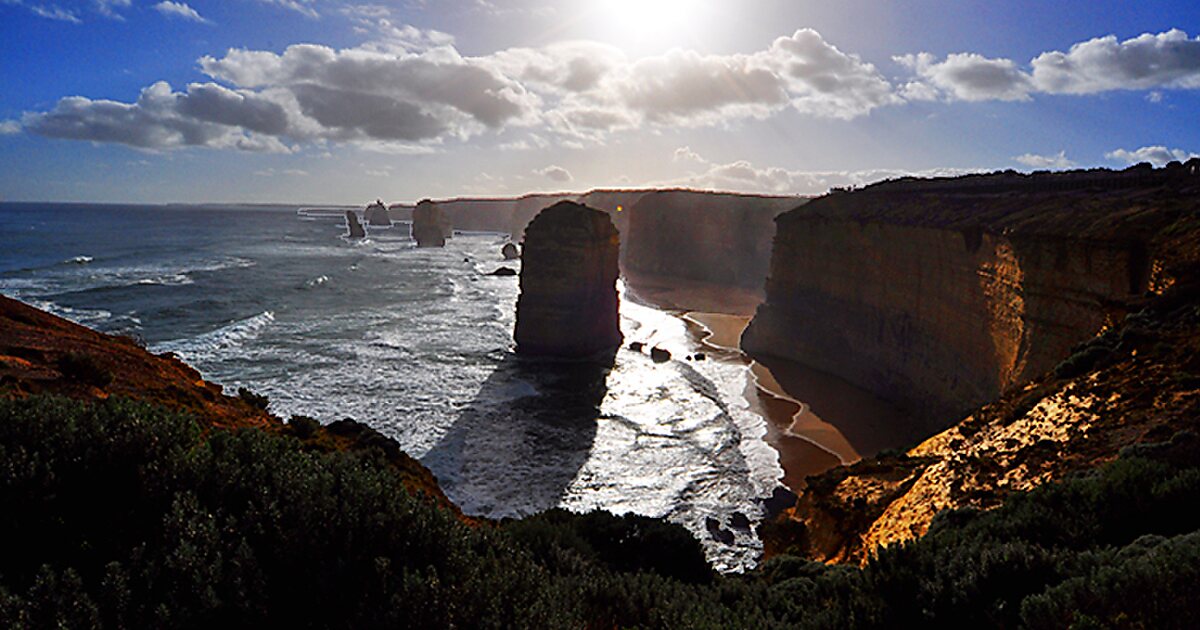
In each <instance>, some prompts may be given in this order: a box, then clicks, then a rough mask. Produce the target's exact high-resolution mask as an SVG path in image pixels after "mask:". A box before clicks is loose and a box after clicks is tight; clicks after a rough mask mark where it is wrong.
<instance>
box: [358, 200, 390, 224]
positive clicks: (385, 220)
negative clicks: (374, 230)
mask: <svg viewBox="0 0 1200 630" xmlns="http://www.w3.org/2000/svg"><path fill="white" fill-rule="evenodd" d="M363 219H364V220H365V221H366V222H367V225H372V226H381V227H389V226H391V225H392V217H391V216H390V215H388V209H387V205H385V204H384V203H383V200H382V199H377V200H375V203H373V204H371V205H369V206H367V209H366V211H365V212H363Z"/></svg>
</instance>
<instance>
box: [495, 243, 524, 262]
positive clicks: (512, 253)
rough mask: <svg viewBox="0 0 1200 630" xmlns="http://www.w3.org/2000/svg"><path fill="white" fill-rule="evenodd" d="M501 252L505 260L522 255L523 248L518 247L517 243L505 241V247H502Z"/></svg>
mask: <svg viewBox="0 0 1200 630" xmlns="http://www.w3.org/2000/svg"><path fill="white" fill-rule="evenodd" d="M500 254H501V255H502V256H504V260H516V259H518V258H520V257H521V250H519V249H517V245H516V243H505V244H504V247H501V248H500Z"/></svg>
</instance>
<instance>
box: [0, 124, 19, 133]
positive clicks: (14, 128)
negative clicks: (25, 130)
mask: <svg viewBox="0 0 1200 630" xmlns="http://www.w3.org/2000/svg"><path fill="white" fill-rule="evenodd" d="M17 133H21V123H19V122H17V121H15V120H0V136H11V135H13V134H17Z"/></svg>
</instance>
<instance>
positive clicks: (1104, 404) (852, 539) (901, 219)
mask: <svg viewBox="0 0 1200 630" xmlns="http://www.w3.org/2000/svg"><path fill="white" fill-rule="evenodd" d="M998 182H1004V184H1003V185H998ZM1198 192H1200V177H1195V176H1191V175H1190V174H1189V173H1188V171H1186V170H1185V169H1180V168H1173V169H1164V170H1160V171H1149V172H1147V171H1146V170H1145V169H1144V168H1139V169H1136V170H1131V171H1127V172H1123V173H1111V172H1103V171H1100V172H1097V171H1091V172H1082V173H1068V174H1064V175H1044V174H1038V175H1034V176H1014V175H1011V174H1000V175H991V176H979V177H972V178H964V179H962V180H943V181H932V182H924V183H922V182H914V181H903V182H897V183H893V184H883V185H879V186H875V187H871V188H868V189H865V190H863V191H858V192H838V193H834V194H832V195H829V196H827V197H825V198H822V199H820V200H817V201H814V202H813V203H812V204H810V205H809V206H807V207H805V208H803V209H801V210H798V211H796V212H793V213H789V214H788V215H785V216H783V217H781V218H780V220H779V234H778V236H777V237H776V252H775V256H774V259H773V262H772V276H771V279H770V281H769V282H768V287H767V302H766V303H764V304H763V305H762V307H760V310H759V313H758V315H756V317H755V321H754V323H753V324H752V326H751V328H752V329H751V330H748V331H747V333H746V335H745V337H744V338H743V344H744V345H746V346H747V347H749V348H750V349H751V351H752V352H756V353H763V354H771V355H781V354H782V355H785V356H788V357H789V358H793V359H797V360H800V361H802V362H805V363H808V364H810V365H815V366H817V367H819V368H821V369H825V370H827V371H830V372H833V373H835V374H839V375H842V376H843V377H845V378H850V379H854V378H856V379H859V381H858V382H859V383H861V384H864V385H867V386H868V387H873V388H875V389H876V391H880V392H883V393H886V394H888V395H890V396H892V397H893V399H896V400H901V401H904V402H906V403H908V404H909V405H911V406H912V407H913V408H918V409H923V410H924V411H925V412H926V414H927V415H926V419H927V422H928V423H929V424H930V425H931V426H935V427H936V426H937V425H940V427H941V428H944V427H946V426H948V425H950V424H952V423H953V421H954V420H956V419H958V418H961V417H962V415H954V414H965V415H966V417H965V419H962V420H961V421H959V422H957V423H953V426H951V427H950V428H949V429H945V430H942V431H940V432H937V429H936V428H935V429H932V430H931V431H930V434H932V437H930V438H928V439H926V440H925V441H923V442H922V443H920V444H919V445H917V446H916V447H914V448H911V449H908V450H906V451H903V452H892V453H888V454H883V455H881V456H879V457H876V458H870V459H866V460H863V461H861V462H859V463H857V464H855V465H852V466H849V467H841V468H837V469H834V470H831V471H829V472H827V473H824V474H822V475H818V476H815V477H810V478H809V479H808V487H807V488H806V489H805V491H804V492H803V493H802V494H801V496H800V498H799V501H798V503H797V505H796V507H795V508H793V509H792V510H789V511H788V512H786V513H785V514H784V515H783V516H782V517H781V518H780V519H779V520H778V521H777V522H775V523H773V524H770V525H768V526H767V527H766V528H764V538H765V540H766V543H767V548H768V553H776V552H779V551H781V550H783V549H785V548H789V547H790V548H791V549H792V551H794V552H799V553H802V554H803V555H805V556H807V557H809V558H811V559H815V560H820V561H836V562H863V561H865V560H866V559H867V558H868V557H869V555H870V554H871V552H872V551H873V550H874V549H876V548H877V547H879V546H881V545H885V546H886V545H892V544H895V543H897V542H900V541H904V540H908V539H911V538H914V537H917V536H921V535H923V534H924V533H925V532H926V531H927V530H928V529H929V527H930V524H931V523H932V521H933V517H934V515H935V514H937V513H939V512H941V511H944V510H950V509H962V508H974V509H989V508H993V507H996V506H998V505H1000V504H1002V503H1003V502H1004V501H1005V500H1006V499H1007V498H1008V497H1009V496H1011V495H1012V494H1013V493H1015V492H1025V491H1028V490H1031V489H1033V488H1035V487H1038V486H1040V485H1043V484H1045V483H1047V482H1050V481H1055V480H1060V479H1063V478H1065V477H1067V476H1068V475H1070V474H1071V473H1074V472H1078V471H1081V470H1088V469H1092V468H1095V467H1097V466H1100V465H1101V464H1104V463H1105V462H1108V461H1111V460H1113V459H1115V458H1116V457H1117V455H1118V454H1119V453H1121V451H1122V449H1126V448H1128V447H1130V446H1131V445H1135V444H1138V443H1143V442H1159V441H1165V440H1167V439H1169V438H1170V437H1171V436H1172V435H1174V434H1176V433H1177V432H1179V431H1181V430H1182V431H1189V430H1190V431H1195V430H1197V429H1200V420H1198V418H1200V416H1197V411H1200V362H1198V361H1197V359H1196V358H1195V357H1196V356H1200V355H1198V354H1197V351H1200V273H1198V271H1197V270H1198V269H1200V264H1198V263H1200V204H1198V203H1197V196H1196V194H1197V193H1198ZM983 403H986V404H985V405H984V406H982V407H980V406H979V405H980V404H983Z"/></svg>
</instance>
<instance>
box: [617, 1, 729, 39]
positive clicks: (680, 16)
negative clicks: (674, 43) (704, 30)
mask: <svg viewBox="0 0 1200 630" xmlns="http://www.w3.org/2000/svg"><path fill="white" fill-rule="evenodd" d="M596 4H597V6H596V9H597V11H598V13H599V15H598V16H597V17H599V19H601V20H603V21H604V22H605V23H606V24H607V25H608V28H609V30H610V31H612V34H613V35H614V36H615V37H618V38H621V37H625V38H630V39H635V40H640V39H646V38H651V37H672V38H673V37H677V36H680V35H685V34H687V33H688V32H689V31H691V30H692V29H693V28H694V27H695V26H696V25H697V23H698V20H699V17H700V16H701V15H702V13H703V10H704V7H705V5H706V4H707V2H705V1H704V0H600V1H599V2H597V3H596Z"/></svg>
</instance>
